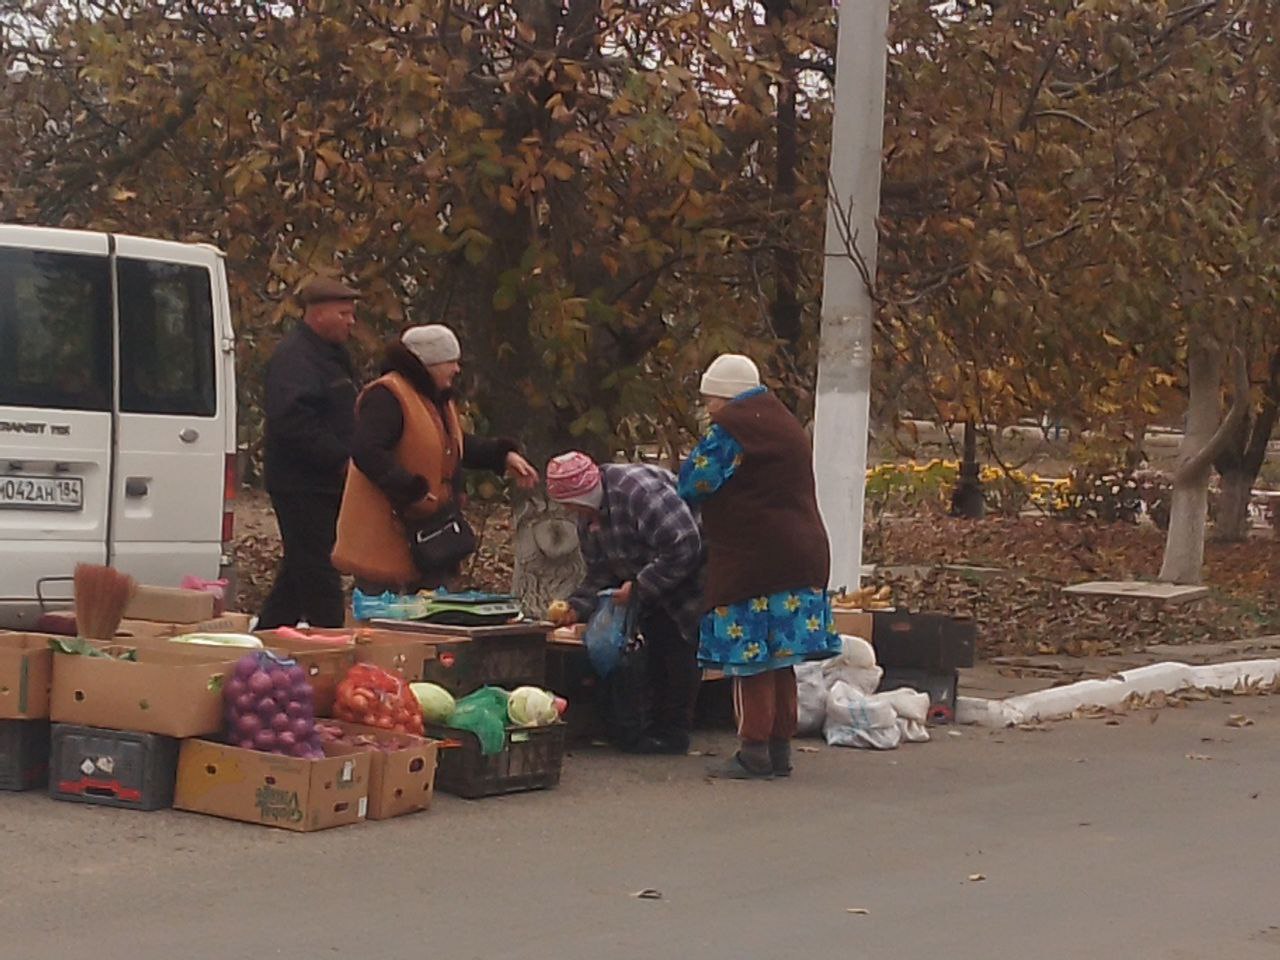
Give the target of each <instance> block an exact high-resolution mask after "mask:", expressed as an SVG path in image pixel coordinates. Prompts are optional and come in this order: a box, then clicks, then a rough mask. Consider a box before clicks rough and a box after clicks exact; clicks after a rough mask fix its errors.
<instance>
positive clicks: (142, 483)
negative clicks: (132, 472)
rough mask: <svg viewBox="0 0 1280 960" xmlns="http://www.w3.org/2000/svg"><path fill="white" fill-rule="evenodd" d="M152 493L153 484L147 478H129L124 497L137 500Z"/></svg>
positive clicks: (125, 485) (125, 482)
mask: <svg viewBox="0 0 1280 960" xmlns="http://www.w3.org/2000/svg"><path fill="white" fill-rule="evenodd" d="M150 492H151V484H150V483H149V482H148V481H147V478H146V477H127V478H125V481H124V495H125V496H126V497H130V498H132V499H134V500H137V499H139V498H141V497H145V496H146V495H147V494H148V493H150Z"/></svg>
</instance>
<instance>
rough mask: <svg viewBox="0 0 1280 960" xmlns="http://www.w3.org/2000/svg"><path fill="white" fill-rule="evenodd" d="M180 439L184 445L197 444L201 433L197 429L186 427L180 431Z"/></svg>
mask: <svg viewBox="0 0 1280 960" xmlns="http://www.w3.org/2000/svg"><path fill="white" fill-rule="evenodd" d="M178 439H179V440H181V441H182V442H183V443H195V442H196V441H197V440H199V439H200V431H199V430H197V429H195V427H185V428H183V429H182V430H181V431H179V433H178Z"/></svg>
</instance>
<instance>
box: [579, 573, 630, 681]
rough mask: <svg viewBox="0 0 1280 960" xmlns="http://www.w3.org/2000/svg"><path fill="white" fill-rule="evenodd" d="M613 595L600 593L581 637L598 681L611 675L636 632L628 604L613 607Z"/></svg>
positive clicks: (606, 591)
mask: <svg viewBox="0 0 1280 960" xmlns="http://www.w3.org/2000/svg"><path fill="white" fill-rule="evenodd" d="M614 593H615V591H613V590H601V591H600V594H599V597H600V599H599V601H598V602H597V604H596V612H595V613H593V614H592V615H591V620H590V621H588V623H587V629H586V632H585V633H584V634H583V635H582V642H583V644H584V645H585V646H586V648H587V656H588V657H589V658H590V659H591V666H593V667H594V668H595V671H596V673H597V674H598V675H599V676H600V677H607V676H609V674H610V673H612V672H613V669H614V667H616V666H617V665H618V660H619V659H620V658H621V656H622V651H623V649H624V648H625V647H626V645H627V643H628V641H630V639H631V637H632V635H633V633H634V631H635V616H634V614H633V612H632V606H631V604H628V605H626V606H620V605H618V604H616V603H614V602H613V595H614Z"/></svg>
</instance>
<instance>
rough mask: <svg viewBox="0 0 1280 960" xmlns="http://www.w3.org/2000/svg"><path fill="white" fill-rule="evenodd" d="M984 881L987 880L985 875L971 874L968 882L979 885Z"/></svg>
mask: <svg viewBox="0 0 1280 960" xmlns="http://www.w3.org/2000/svg"><path fill="white" fill-rule="evenodd" d="M985 879H987V875H986V874H985V873H971V874H969V882H970V883H981V882H982V881H983V880H985Z"/></svg>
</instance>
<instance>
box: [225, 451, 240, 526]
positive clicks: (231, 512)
mask: <svg viewBox="0 0 1280 960" xmlns="http://www.w3.org/2000/svg"><path fill="white" fill-rule="evenodd" d="M238 479H239V471H238V470H237V469H236V455H235V454H234V453H228V454H227V459H226V469H225V472H224V473H223V475H222V542H223V543H230V542H231V541H232V540H234V539H235V536H236V481H237V480H238Z"/></svg>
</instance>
